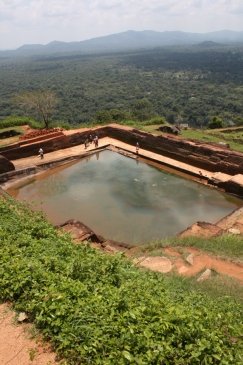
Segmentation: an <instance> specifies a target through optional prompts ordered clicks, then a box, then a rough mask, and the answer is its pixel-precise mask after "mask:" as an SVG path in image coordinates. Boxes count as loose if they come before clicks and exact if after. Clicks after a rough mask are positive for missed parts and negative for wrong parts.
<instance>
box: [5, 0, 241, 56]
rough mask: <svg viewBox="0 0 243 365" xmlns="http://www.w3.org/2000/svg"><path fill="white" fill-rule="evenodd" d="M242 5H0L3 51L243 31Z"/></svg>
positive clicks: (146, 0)
mask: <svg viewBox="0 0 243 365" xmlns="http://www.w3.org/2000/svg"><path fill="white" fill-rule="evenodd" d="M242 24H243V2H242V1H241V0H214V1H212V0H211V1H210V0H181V1H180V2H178V1H176V0H130V1H127V0H102V1H101V0H89V1H87V0H69V2H66V0H51V1H48V0H8V1H5V0H0V34H1V38H0V49H1V50H6V49H16V48H18V47H20V46H22V45H24V44H43V45H44V44H48V43H50V42H52V41H54V40H56V41H63V42H75V41H83V40H88V39H92V38H97V37H102V36H106V35H109V34H115V33H120V32H124V31H127V30H136V31H143V30H154V31H158V32H164V31H182V32H190V33H208V32H215V31H220V30H225V29H227V30H231V31H243V27H242Z"/></svg>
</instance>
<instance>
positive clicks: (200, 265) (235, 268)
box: [137, 247, 243, 284]
mask: <svg viewBox="0 0 243 365" xmlns="http://www.w3.org/2000/svg"><path fill="white" fill-rule="evenodd" d="M137 263H138V264H139V265H140V266H143V267H146V268H148V269H150V270H153V271H158V272H163V273H167V272H170V271H174V272H176V273H178V274H180V275H184V276H196V277H197V276H200V274H201V273H202V272H203V271H205V270H207V269H210V270H212V271H214V272H216V273H218V274H221V275H226V276H229V277H231V278H234V279H236V280H237V281H238V282H239V283H241V284H243V264H240V263H235V262H231V261H227V260H223V259H220V258H217V257H215V256H212V255H209V254H207V253H205V252H203V251H200V250H198V249H195V248H190V247H187V248H183V250H182V249H179V248H178V249H177V248H172V247H167V248H165V249H162V250H161V256H160V255H159V256H143V257H140V258H137Z"/></svg>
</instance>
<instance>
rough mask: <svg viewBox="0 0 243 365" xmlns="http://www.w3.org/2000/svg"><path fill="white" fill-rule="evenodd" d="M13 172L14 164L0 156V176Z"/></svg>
mask: <svg viewBox="0 0 243 365" xmlns="http://www.w3.org/2000/svg"><path fill="white" fill-rule="evenodd" d="M13 170H15V167H14V164H13V163H12V162H11V161H9V160H8V159H7V158H6V157H4V156H2V155H0V174H3V173H5V172H9V171H13Z"/></svg>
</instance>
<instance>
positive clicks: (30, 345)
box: [0, 304, 60, 365]
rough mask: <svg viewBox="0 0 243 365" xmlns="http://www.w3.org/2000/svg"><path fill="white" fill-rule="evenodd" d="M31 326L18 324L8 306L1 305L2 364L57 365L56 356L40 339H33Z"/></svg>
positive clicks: (0, 357)
mask: <svg viewBox="0 0 243 365" xmlns="http://www.w3.org/2000/svg"><path fill="white" fill-rule="evenodd" d="M30 331H31V325H30V324H16V323H15V314H14V312H13V311H12V310H11V308H10V306H9V305H8V304H0V364H1V365H57V364H60V363H58V362H57V361H56V360H55V357H56V354H55V353H54V352H52V351H51V349H50V346H49V345H47V344H45V343H44V342H43V341H41V339H40V338H31V336H30Z"/></svg>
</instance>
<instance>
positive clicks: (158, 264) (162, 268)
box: [139, 256, 172, 273]
mask: <svg viewBox="0 0 243 365" xmlns="http://www.w3.org/2000/svg"><path fill="white" fill-rule="evenodd" d="M139 265H140V266H143V267H147V268H148V269H151V270H153V271H158V272H161V273H167V272H170V271H171V270H172V262H171V260H169V259H168V258H167V257H163V256H151V257H145V258H141V257H140V259H139Z"/></svg>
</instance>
